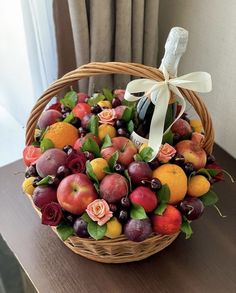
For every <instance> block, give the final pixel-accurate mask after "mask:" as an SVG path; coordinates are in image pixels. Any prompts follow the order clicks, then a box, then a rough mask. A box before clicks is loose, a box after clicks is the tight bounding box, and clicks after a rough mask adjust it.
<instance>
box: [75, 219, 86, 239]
mask: <svg viewBox="0 0 236 293" xmlns="http://www.w3.org/2000/svg"><path fill="white" fill-rule="evenodd" d="M87 226H88V223H87V222H86V221H85V220H84V219H82V218H78V219H76V221H75V222H74V225H73V229H74V232H75V234H76V235H78V236H79V237H82V238H85V237H89V233H88V230H87Z"/></svg>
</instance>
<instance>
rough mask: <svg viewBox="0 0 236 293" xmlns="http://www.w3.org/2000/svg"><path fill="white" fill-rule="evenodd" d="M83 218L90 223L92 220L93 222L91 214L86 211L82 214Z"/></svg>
mask: <svg viewBox="0 0 236 293" xmlns="http://www.w3.org/2000/svg"><path fill="white" fill-rule="evenodd" d="M81 218H82V219H83V220H84V221H85V222H87V223H90V222H93V220H92V219H91V218H90V217H89V215H88V214H87V213H86V212H85V213H83V215H82V216H81Z"/></svg>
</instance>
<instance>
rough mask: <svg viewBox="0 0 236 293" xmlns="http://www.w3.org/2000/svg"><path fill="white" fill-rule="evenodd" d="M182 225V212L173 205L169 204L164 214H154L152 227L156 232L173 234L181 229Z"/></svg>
mask: <svg viewBox="0 0 236 293" xmlns="http://www.w3.org/2000/svg"><path fill="white" fill-rule="evenodd" d="M181 225H182V216H181V213H180V212H179V210H177V208H175V207H174V206H172V205H167V208H166V210H165V211H164V213H163V214H162V215H153V216H152V228H153V231H154V232H155V233H159V234H162V235H171V234H174V233H177V232H178V231H180V228H181Z"/></svg>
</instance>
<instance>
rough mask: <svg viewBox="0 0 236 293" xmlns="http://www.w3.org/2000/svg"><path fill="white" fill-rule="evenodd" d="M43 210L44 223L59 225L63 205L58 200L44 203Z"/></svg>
mask: <svg viewBox="0 0 236 293" xmlns="http://www.w3.org/2000/svg"><path fill="white" fill-rule="evenodd" d="M41 212H42V224H44V225H49V226H57V225H58V224H59V223H60V222H61V220H62V217H63V214H62V210H61V206H60V205H59V204H58V203H56V202H51V203H48V204H46V205H44V206H43V208H42V210H41Z"/></svg>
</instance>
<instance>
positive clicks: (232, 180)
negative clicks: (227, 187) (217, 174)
mask: <svg viewBox="0 0 236 293" xmlns="http://www.w3.org/2000/svg"><path fill="white" fill-rule="evenodd" d="M222 172H224V173H225V174H226V175H228V177H229V178H230V180H231V182H232V183H235V180H234V178H233V176H232V175H231V174H229V173H228V172H227V171H226V170H224V169H222Z"/></svg>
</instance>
